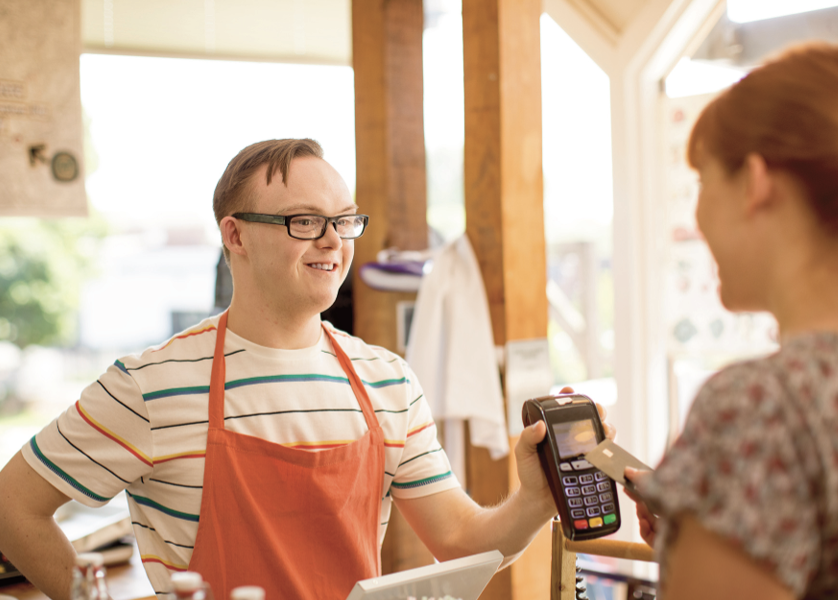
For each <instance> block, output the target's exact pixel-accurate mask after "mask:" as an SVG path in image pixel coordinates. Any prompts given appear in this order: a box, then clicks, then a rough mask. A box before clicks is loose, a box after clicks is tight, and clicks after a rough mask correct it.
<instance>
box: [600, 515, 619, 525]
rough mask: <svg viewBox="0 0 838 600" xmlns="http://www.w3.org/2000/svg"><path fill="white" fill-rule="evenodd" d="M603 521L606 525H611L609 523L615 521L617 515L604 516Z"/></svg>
mask: <svg viewBox="0 0 838 600" xmlns="http://www.w3.org/2000/svg"><path fill="white" fill-rule="evenodd" d="M603 520H604V521H605V524H606V525H611V523H613V522H614V521H616V520H617V515H605V518H604V519H603Z"/></svg>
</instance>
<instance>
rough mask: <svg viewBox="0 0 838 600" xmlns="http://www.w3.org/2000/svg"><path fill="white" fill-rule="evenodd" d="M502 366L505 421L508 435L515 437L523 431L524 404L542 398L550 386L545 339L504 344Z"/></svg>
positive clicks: (548, 350) (547, 346)
mask: <svg viewBox="0 0 838 600" xmlns="http://www.w3.org/2000/svg"><path fill="white" fill-rule="evenodd" d="M505 364H506V370H505V375H504V384H505V387H506V408H507V418H506V422H507V424H508V427H509V435H512V436H515V435H519V434H520V433H521V432H522V431H523V430H524V423H523V421H522V419H521V411H522V410H523V408H524V402H526V401H527V400H529V399H530V398H538V397H540V396H546V395H547V394H549V393H550V388H551V387H553V373H552V371H551V369H550V346H549V344H548V343H547V338H536V339H532V340H514V341H511V342H507V343H506V360H505Z"/></svg>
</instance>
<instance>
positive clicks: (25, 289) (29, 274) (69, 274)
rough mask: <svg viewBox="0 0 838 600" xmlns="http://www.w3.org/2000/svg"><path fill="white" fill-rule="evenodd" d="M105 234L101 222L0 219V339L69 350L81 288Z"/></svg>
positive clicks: (97, 219) (93, 219) (94, 219)
mask: <svg viewBox="0 0 838 600" xmlns="http://www.w3.org/2000/svg"><path fill="white" fill-rule="evenodd" d="M106 233H107V224H106V222H105V220H104V219H103V218H102V217H101V216H99V215H97V214H92V215H91V216H90V217H88V218H63V219H35V218H7V219H2V220H0V340H3V341H9V342H12V343H14V344H16V345H17V346H18V347H20V348H25V347H26V346H28V345H30V344H41V345H57V346H66V345H71V344H72V343H73V342H74V341H75V336H76V326H75V325H76V309H77V308H78V303H79V292H80V289H81V284H82V283H83V281H84V280H85V279H86V278H88V277H89V276H90V275H91V274H92V272H93V265H94V258H95V256H96V253H97V251H98V248H99V245H100V243H101V241H102V239H103V238H104V236H105V235H106Z"/></svg>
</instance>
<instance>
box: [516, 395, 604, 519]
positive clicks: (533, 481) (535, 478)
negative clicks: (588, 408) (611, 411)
mask: <svg viewBox="0 0 838 600" xmlns="http://www.w3.org/2000/svg"><path fill="white" fill-rule="evenodd" d="M560 393H562V394H572V393H573V388H570V387H565V388H562V391H561V392H560ZM596 407H597V411H598V412H599V418H600V420H601V421H602V427H603V429H605V436H606V437H607V438H608V439H610V440H613V439H614V438H615V437H616V435H617V430H616V429H615V427H614V426H613V425H611V424H610V423H608V422H606V421H605V418H606V416H607V415H608V412H607V411H606V410H605V408H603V407H602V406H601V405H599V404H597V405H596ZM546 432H547V425H546V424H545V423H544V421H538V422H537V423H535V424H533V425H530V426H529V427H527V428H526V429H524V431H523V433H522V434H521V437H520V438H519V440H518V443H517V444H516V446H515V462H516V464H517V466H518V479H519V481H520V482H521V492H522V493H524V494H526V495H527V496H528V497H529V498H530V499H531V500H530V501H531V502H534V503H535V506H536V507H543V508H540V510H543V511H544V512H545V513H549V514H548V515H547V517H546V518H548V519H549V518H551V517H553V516H554V515H555V514H556V505H555V503H554V502H553V496H552V494H551V492H550V486H549V485H548V484H547V477H545V475H544V470H543V469H542V468H541V463H540V461H539V459H538V451H537V449H536V448H537V446H538V444H539V443H540V442H541V441H542V440H543V439H544V435H545V434H546Z"/></svg>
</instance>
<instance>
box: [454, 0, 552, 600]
mask: <svg viewBox="0 0 838 600" xmlns="http://www.w3.org/2000/svg"><path fill="white" fill-rule="evenodd" d="M541 12H542V6H541V0H463V59H464V69H465V173H464V175H465V204H466V234H467V235H468V237H469V241H470V242H471V244H472V247H473V248H474V252H475V254H476V256H477V260H478V262H479V264H480V269H481V273H482V275H483V281H484V284H485V286H486V295H487V297H488V301H489V311H490V315H491V319H492V328H493V330H494V337H495V344H496V345H499V346H502V345H504V344H505V343H506V342H508V341H511V340H521V339H532V338H543V337H546V335H547V297H546V291H545V290H546V285H547V273H546V270H547V267H546V256H545V243H544V209H543V204H544V184H543V177H542V171H541V47H540V17H541ZM516 441H517V440H516V439H513V440H511V444H512V445H514V443H515V442H516ZM514 467H515V465H514V461H510V460H501V461H492V460H491V459H490V458H489V456H488V453H487V452H486V451H484V450H481V449H475V448H471V449H470V450H469V455H468V465H467V477H468V487H469V491H470V492H471V494H472V497H473V498H474V499H475V500H476V501H477V502H479V503H481V504H495V503H497V502H498V500H499V499H501V498H502V497H504V496H506V495H508V493H509V492H510V491H511V487H512V485H513V483H512V482H516V484H517V474H516V473H515V468H514ZM550 543H551V542H550V535H549V528H548V527H545V530H544V531H542V533H541V534H540V535H539V537H538V538H537V539H536V541H535V542H533V545H531V546H530V549H528V550H527V552H526V553H525V554H524V556H522V557H521V558H520V559H519V560H518V561H517V562H516V563H514V564H513V565H512V567H511V568H510V569H506V570H505V571H501V572H500V573H498V575H496V576H495V577H494V579H493V580H492V582H491V583H490V585H489V587H488V588H487V589H486V591H485V592H484V593H483V595H482V596H481V599H486V600H489V599H498V600H500V599H504V600H508V599H518V598H520V599H524V598H546V597H547V596H548V595H549V589H550Z"/></svg>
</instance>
